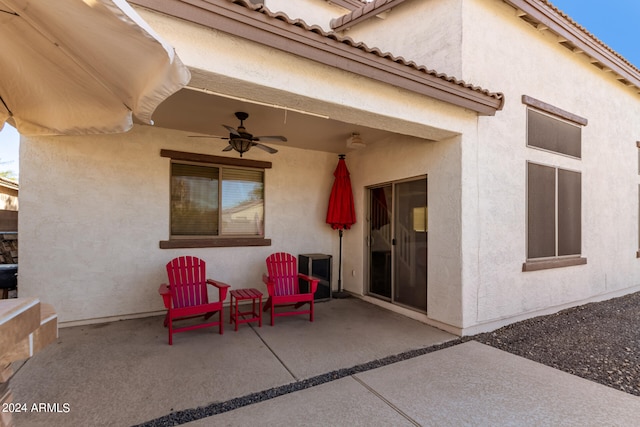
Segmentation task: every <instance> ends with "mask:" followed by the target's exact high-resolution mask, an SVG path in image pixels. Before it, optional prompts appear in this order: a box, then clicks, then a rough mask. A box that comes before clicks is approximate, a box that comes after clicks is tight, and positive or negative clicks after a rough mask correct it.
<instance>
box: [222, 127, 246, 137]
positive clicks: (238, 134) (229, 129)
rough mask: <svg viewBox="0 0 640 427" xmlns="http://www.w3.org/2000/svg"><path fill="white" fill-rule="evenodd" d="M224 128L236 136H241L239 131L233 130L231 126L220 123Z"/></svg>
mask: <svg viewBox="0 0 640 427" xmlns="http://www.w3.org/2000/svg"><path fill="white" fill-rule="evenodd" d="M222 126H223V127H224V128H225V129H226V130H228V131H229V132H230V133H231V134H232V135H237V136H240V137H241V136H242V135H240V133H239V132H238V131H237V130H235V129H234V128H232V127H231V126H227V125H222Z"/></svg>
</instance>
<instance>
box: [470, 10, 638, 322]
mask: <svg viewBox="0 0 640 427" xmlns="http://www.w3.org/2000/svg"><path fill="white" fill-rule="evenodd" d="M464 5H465V7H464V14H463V20H464V29H465V30H464V36H463V40H464V43H463V58H464V72H463V74H462V75H461V77H462V78H463V79H465V80H467V81H473V82H474V84H478V85H481V86H484V87H490V88H492V89H495V90H500V91H502V92H504V93H505V97H506V100H507V102H506V103H505V107H504V110H503V111H501V112H499V113H498V114H497V115H496V116H495V117H482V118H480V119H479V127H478V129H479V143H478V146H477V147H475V150H474V152H473V153H470V154H471V155H469V156H464V160H463V162H464V167H463V170H464V171H466V172H469V173H470V174H471V175H473V176H471V177H470V179H469V180H463V182H465V183H466V186H465V188H466V189H467V190H468V192H465V193H468V194H469V195H470V196H471V197H470V198H469V200H468V201H469V202H470V205H474V204H476V202H474V200H477V213H478V215H477V216H476V217H475V218H474V216H473V215H468V216H467V215H465V218H467V217H468V218H469V219H470V220H469V221H468V223H466V224H465V226H464V227H463V230H464V231H463V233H464V236H465V237H464V242H465V243H464V247H465V254H470V255H471V256H472V257H475V256H476V255H477V256H478V257H479V259H480V262H479V263H478V264H477V265H476V266H474V265H473V263H465V264H464V273H463V275H464V283H465V288H464V295H465V304H464V306H465V310H464V324H465V325H468V326H472V325H482V324H487V325H489V329H491V328H493V327H495V326H496V325H499V324H501V323H507V322H511V321H513V320H514V319H517V318H521V317H530V316H533V315H536V314H540V313H542V312H546V311H549V310H557V309H559V308H562V307H565V306H569V305H575V304H578V303H581V302H584V301H588V300H593V299H601V298H607V297H609V296H613V295H617V294H620V293H624V292H630V291H633V290H636V289H637V286H638V285H640V264H639V262H640V261H639V260H638V259H637V258H636V251H637V249H638V245H639V243H638V183H639V180H638V153H637V151H638V149H637V148H636V141H637V140H638V139H640V123H639V122H638V120H637V117H638V116H639V115H640V96H639V95H638V94H637V93H635V92H634V91H633V90H631V89H630V88H627V87H625V86H624V85H622V84H621V83H620V82H618V81H617V80H615V78H614V77H613V76H612V75H611V74H610V73H606V72H603V71H601V70H599V69H598V68H596V67H595V66H593V65H592V64H591V63H590V61H589V60H588V58H587V57H585V56H584V55H580V54H575V53H572V52H571V51H569V50H568V49H566V48H564V47H562V46H561V45H560V44H559V43H558V42H557V41H558V39H557V36H555V35H553V34H551V33H549V32H544V31H539V30H537V29H535V28H533V27H532V26H531V25H529V24H527V23H525V22H524V21H522V20H520V19H518V18H516V17H515V11H514V9H513V8H511V7H509V6H507V5H505V4H504V3H503V2H502V1H498V0H492V1H478V0H473V1H469V0H468V1H465V2H464ZM522 95H529V96H532V97H534V98H537V99H539V100H542V101H544V102H547V103H549V104H552V105H554V106H556V107H559V108H562V109H564V110H566V111H569V112H571V113H574V114H577V115H579V116H582V117H585V118H587V119H588V120H589V123H588V125H587V126H585V127H584V128H583V131H582V159H581V160H576V159H572V158H569V157H566V156H562V155H557V154H552V153H548V152H545V151H542V150H536V149H532V148H527V147H526V106H525V105H524V104H522V102H521V98H522ZM527 161H534V162H537V163H542V164H546V165H552V166H558V167H562V168H565V169H570V170H577V171H581V172H582V255H583V256H584V257H586V258H587V265H583V266H576V267H567V268H559V269H552V270H544V271H537V272H525V273H523V272H522V271H521V266H522V263H523V262H524V261H525V258H526V163H527ZM476 165H477V167H476ZM465 200H467V198H465ZM475 230H479V232H476V231H475ZM475 248H478V249H477V250H476V249H475ZM467 259H468V257H466V256H465V260H467Z"/></svg>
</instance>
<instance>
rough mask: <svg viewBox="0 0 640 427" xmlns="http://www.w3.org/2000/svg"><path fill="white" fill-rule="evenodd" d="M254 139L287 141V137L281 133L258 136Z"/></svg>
mask: <svg viewBox="0 0 640 427" xmlns="http://www.w3.org/2000/svg"><path fill="white" fill-rule="evenodd" d="M253 141H283V142H286V141H287V138H285V137H284V136H281V135H271V136H256V137H254V138H253Z"/></svg>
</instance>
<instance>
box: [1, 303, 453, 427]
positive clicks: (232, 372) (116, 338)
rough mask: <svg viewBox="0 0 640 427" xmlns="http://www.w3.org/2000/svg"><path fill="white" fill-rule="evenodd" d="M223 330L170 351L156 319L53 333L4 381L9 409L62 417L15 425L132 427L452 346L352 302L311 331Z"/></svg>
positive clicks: (289, 323)
mask: <svg viewBox="0 0 640 427" xmlns="http://www.w3.org/2000/svg"><path fill="white" fill-rule="evenodd" d="M225 314H226V315H227V316H228V314H229V313H228V311H226V312H225ZM266 318H268V316H265V319H266ZM228 321H229V319H228V317H226V322H228ZM225 326H226V329H225V332H224V335H219V334H218V333H217V328H207V329H200V330H195V331H189V332H185V333H181V334H177V335H175V336H174V342H173V346H169V345H167V330H166V329H165V328H164V327H163V325H162V317H148V318H144V319H134V320H125V321H119V322H112V323H104V324H97V325H88V326H76V327H70V328H62V329H60V331H59V339H58V341H57V342H56V343H53V344H51V345H49V346H48V347H47V348H45V349H44V350H43V351H42V352H41V353H39V354H37V355H36V356H35V357H33V358H32V359H30V360H29V361H28V362H26V364H24V366H22V367H18V366H14V369H15V370H16V371H17V373H16V374H15V376H14V377H13V378H12V380H11V386H12V389H13V395H14V402H29V405H31V403H32V402H45V403H51V404H53V403H59V404H60V405H59V407H60V409H61V412H59V413H51V412H49V413H35V412H29V413H15V414H13V415H14V422H15V424H16V425H29V426H51V425H56V426H78V425H96V426H97V425H134V424H139V423H144V422H148V421H150V420H153V419H156V418H159V417H163V416H166V415H169V414H170V413H172V412H176V411H183V410H189V409H194V408H197V407H202V406H207V405H210V404H212V403H214V402H224V401H228V400H230V399H234V398H238V397H242V396H246V395H249V394H251V393H255V392H260V391H264V390H269V389H272V388H277V387H280V386H285V385H289V384H296V383H299V382H304V381H305V380H308V379H310V378H313V377H316V376H319V375H323V374H327V373H330V372H332V371H339V370H341V369H344V368H351V367H353V366H356V365H361V364H365V363H369V362H372V361H375V360H378V359H381V358H385V357H387V356H390V355H394V354H398V353H402V352H406V351H410V350H415V349H420V348H425V347H430V346H433V345H436V344H440V343H443V342H446V341H449V340H452V339H454V338H455V337H454V336H453V335H451V334H448V333H446V332H443V331H440V330H438V329H435V328H432V327H430V326H427V325H425V324H423V323H420V322H417V321H415V320H411V319H408V318H406V317H404V316H401V315H399V314H396V313H392V312H390V311H387V310H385V309H382V308H379V307H377V306H374V305H371V304H368V303H366V302H363V301H361V300H359V299H357V298H348V299H340V300H337V299H335V300H331V301H327V302H320V303H317V304H316V318H315V321H314V322H313V323H311V322H309V320H308V317H307V316H293V317H287V318H278V319H276V323H275V326H274V327H271V326H269V325H268V322H267V321H265V322H263V326H262V327H261V328H258V326H257V324H256V323H251V324H250V326H249V325H247V324H243V325H240V326H239V328H238V331H237V332H235V331H234V330H233V326H232V325H229V324H228V323H226V325H225ZM65 403H68V408H69V411H68V412H67V413H65V412H62V408H63V404H65Z"/></svg>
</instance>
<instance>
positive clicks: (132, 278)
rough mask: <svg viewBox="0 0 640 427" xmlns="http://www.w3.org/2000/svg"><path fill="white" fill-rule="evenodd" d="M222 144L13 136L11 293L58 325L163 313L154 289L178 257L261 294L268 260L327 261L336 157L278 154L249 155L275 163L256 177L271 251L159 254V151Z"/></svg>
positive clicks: (163, 223)
mask: <svg viewBox="0 0 640 427" xmlns="http://www.w3.org/2000/svg"><path fill="white" fill-rule="evenodd" d="M223 143H224V142H223ZM222 147H223V145H220V143H217V144H216V143H212V142H210V141H206V142H203V141H201V140H198V141H196V142H194V140H193V139H192V138H188V137H187V135H186V134H184V133H180V132H175V131H166V130H163V129H155V128H150V127H136V128H134V130H132V131H131V132H129V133H127V134H122V135H113V136H96V137H91V138H82V137H58V138H55V141H52V140H51V139H45V138H43V139H32V140H27V139H23V143H22V144H21V153H20V157H21V161H22V159H25V160H24V161H23V163H22V165H24V166H25V169H24V170H21V178H22V182H21V185H23V186H24V187H23V188H24V189H25V190H24V193H23V194H22V195H21V196H23V200H21V204H22V206H21V211H20V221H21V223H23V224H28V226H25V227H23V228H22V229H21V235H20V245H21V246H20V257H21V258H20V285H19V286H20V295H21V296H38V297H39V298H40V299H41V300H42V301H47V302H48V303H51V304H53V305H54V306H55V307H56V311H57V312H58V313H59V314H60V320H61V321H62V322H67V321H72V320H84V319H92V318H101V317H111V316H124V315H133V314H141V313H146V312H152V311H156V310H161V309H162V308H163V306H162V302H161V298H160V297H159V296H158V294H157V288H158V286H159V284H160V283H162V282H165V281H166V272H165V270H164V266H165V264H166V263H167V262H168V261H169V260H171V259H172V258H173V257H176V256H179V255H185V254H189V255H195V256H199V257H201V258H203V259H204V260H205V261H206V262H207V271H208V273H209V275H210V276H211V277H212V278H216V279H218V280H221V281H223V282H227V283H229V284H230V285H232V286H233V287H236V288H244V287H258V288H261V286H262V281H261V277H262V273H263V271H264V270H265V269H264V259H265V258H266V257H267V256H268V255H269V254H270V253H271V252H276V251H286V252H291V253H293V254H294V255H297V254H299V253H309V252H319V253H331V251H332V249H333V241H334V233H333V232H332V230H331V228H330V227H329V226H328V225H326V224H325V223H324V220H325V215H326V209H327V203H328V198H329V192H330V189H331V184H332V182H333V176H332V172H333V168H334V167H335V162H336V160H335V156H334V155H330V154H328V153H321V152H311V151H306V152H305V151H302V150H296V149H287V148H282V149H281V150H280V151H279V152H278V155H277V156H270V157H268V156H269V155H268V154H266V153H264V154H263V153H261V152H259V153H253V152H252V153H248V154H247V156H249V154H253V156H251V157H252V158H254V159H261V160H269V161H272V162H273V168H272V169H267V170H266V177H265V181H266V186H267V189H266V195H265V198H266V212H265V218H266V225H265V234H266V237H267V238H270V239H271V240H272V245H271V246H268V247H255V248H242V247H241V248H215V249H213V248H207V249H171V250H169V249H164V250H163V249H159V241H160V240H167V239H168V237H169V234H168V233H169V172H170V171H169V159H167V158H164V157H160V150H161V149H162V148H169V149H174V150H181V151H189V152H197V153H204V154H214V155H218V154H220V150H221V148H222ZM53 165H55V167H54V166H53ZM309 165H313V167H309ZM263 290H264V289H263ZM265 292H266V290H265Z"/></svg>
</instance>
